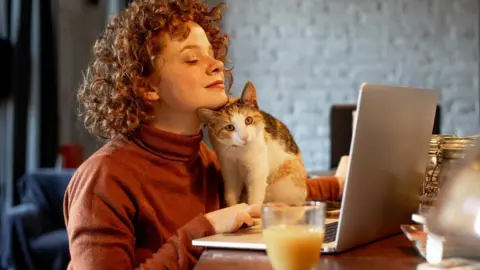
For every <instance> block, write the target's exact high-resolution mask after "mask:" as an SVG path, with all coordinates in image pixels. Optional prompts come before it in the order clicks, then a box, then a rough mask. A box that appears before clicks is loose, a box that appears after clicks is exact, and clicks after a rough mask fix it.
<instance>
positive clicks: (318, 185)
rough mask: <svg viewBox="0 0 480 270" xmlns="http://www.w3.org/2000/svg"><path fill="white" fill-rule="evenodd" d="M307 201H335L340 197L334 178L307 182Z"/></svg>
mask: <svg viewBox="0 0 480 270" xmlns="http://www.w3.org/2000/svg"><path fill="white" fill-rule="evenodd" d="M307 189H308V193H307V200H311V201H312V200H314V201H336V200H338V199H339V198H340V197H341V189H340V185H339V183H338V179H337V178H336V177H335V176H323V177H318V178H313V179H309V180H308V181H307Z"/></svg>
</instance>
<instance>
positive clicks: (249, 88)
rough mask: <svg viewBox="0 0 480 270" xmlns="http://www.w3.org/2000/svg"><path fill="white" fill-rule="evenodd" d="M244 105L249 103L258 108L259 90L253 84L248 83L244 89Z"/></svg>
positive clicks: (242, 97) (241, 98)
mask: <svg viewBox="0 0 480 270" xmlns="http://www.w3.org/2000/svg"><path fill="white" fill-rule="evenodd" d="M240 100H241V101H242V103H249V104H252V105H254V106H255V107H257V108H258V101H257V90H256V89H255V86H253V83H252V82H247V83H246V84H245V86H244V87H243V91H242V96H241V97H240Z"/></svg>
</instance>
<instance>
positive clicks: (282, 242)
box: [263, 225, 324, 270]
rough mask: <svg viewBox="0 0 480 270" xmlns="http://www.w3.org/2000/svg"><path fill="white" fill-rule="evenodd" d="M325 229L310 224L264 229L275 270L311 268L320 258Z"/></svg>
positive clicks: (305, 269)
mask: <svg viewBox="0 0 480 270" xmlns="http://www.w3.org/2000/svg"><path fill="white" fill-rule="evenodd" d="M323 238H324V230H323V229H317V228H312V227H311V226H308V225H295V226H272V227H269V228H266V229H263V241H264V242H265V245H266V246H267V255H268V257H269V259H270V262H271V263H272V265H273V268H274V269H275V270H309V269H312V268H313V267H314V266H315V264H316V263H317V261H318V259H319V258H320V253H321V248H322V245H323Z"/></svg>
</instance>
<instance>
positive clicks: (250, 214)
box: [205, 203, 260, 233]
mask: <svg viewBox="0 0 480 270" xmlns="http://www.w3.org/2000/svg"><path fill="white" fill-rule="evenodd" d="M259 217H260V205H248V204H246V203H241V204H237V205H234V206H230V207H227V208H223V209H220V210H217V211H213V212H210V213H207V214H205V218H207V220H208V221H209V222H210V224H212V226H213V228H214V229H215V233H229V232H236V231H237V230H238V229H240V228H241V227H242V226H243V225H244V224H246V225H247V226H252V225H253V218H259Z"/></svg>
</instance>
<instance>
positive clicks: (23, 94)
mask: <svg viewBox="0 0 480 270" xmlns="http://www.w3.org/2000/svg"><path fill="white" fill-rule="evenodd" d="M31 37H32V0H21V1H20V15H19V17H18V37H17V42H16V43H15V44H14V49H13V56H12V91H13V100H14V108H15V109H14V114H13V138H14V145H13V179H14V181H16V180H17V179H20V177H21V176H22V175H23V174H24V173H25V168H26V150H27V123H28V104H29V102H30V94H31V89H30V83H31V71H32V70H31V68H32V60H31V50H30V46H31V40H32V38H31ZM13 186H14V187H15V185H13ZM18 201H19V198H18V193H17V192H14V204H17V203H18Z"/></svg>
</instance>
